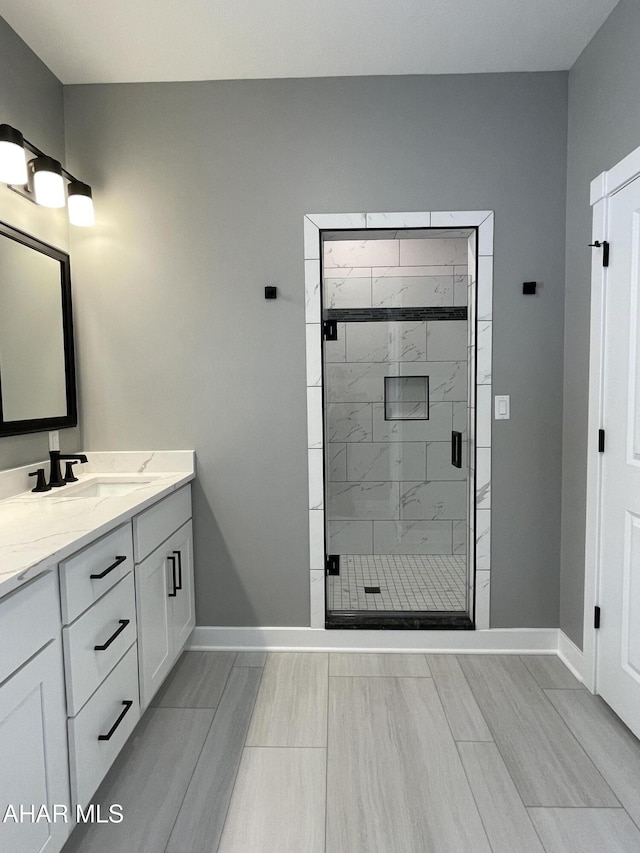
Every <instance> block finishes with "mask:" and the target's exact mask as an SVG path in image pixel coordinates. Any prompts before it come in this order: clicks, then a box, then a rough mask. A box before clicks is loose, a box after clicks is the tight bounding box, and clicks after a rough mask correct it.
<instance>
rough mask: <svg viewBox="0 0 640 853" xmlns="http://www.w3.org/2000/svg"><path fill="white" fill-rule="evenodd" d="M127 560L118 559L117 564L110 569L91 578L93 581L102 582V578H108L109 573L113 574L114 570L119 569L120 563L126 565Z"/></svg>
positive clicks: (123, 558) (113, 564) (124, 558)
mask: <svg viewBox="0 0 640 853" xmlns="http://www.w3.org/2000/svg"><path fill="white" fill-rule="evenodd" d="M126 559H127V558H126V557H116V561H115V563H112V564H111V565H110V566H109V567H108V568H106V569H105V570H104V572H100V574H99V575H89V577H90V578H91V580H92V581H99V580H102V578H106V576H107V575H108V574H109V572H112V571H113V570H114V569H117V568H118V566H119V565H120V563H124V561H125V560H126Z"/></svg>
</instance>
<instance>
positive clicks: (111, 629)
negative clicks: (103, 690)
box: [62, 572, 136, 717]
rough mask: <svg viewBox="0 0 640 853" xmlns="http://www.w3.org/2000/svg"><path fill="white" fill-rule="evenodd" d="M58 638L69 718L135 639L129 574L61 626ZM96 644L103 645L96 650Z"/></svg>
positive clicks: (134, 621) (134, 606) (133, 593)
mask: <svg viewBox="0 0 640 853" xmlns="http://www.w3.org/2000/svg"><path fill="white" fill-rule="evenodd" d="M125 623H126V624H125ZM62 638H63V642H64V662H65V672H66V680H67V710H68V714H69V716H70V717H73V716H75V715H76V714H77V713H78V711H79V710H80V709H81V708H82V706H83V705H84V703H85V702H86V701H87V699H88V698H89V697H90V696H91V694H92V693H93V692H94V691H95V690H96V689H97V688H98V687H99V686H100V684H101V683H102V681H104V679H105V677H106V676H107V675H108V674H109V673H110V672H111V670H112V669H113V668H114V667H115V665H116V664H117V663H118V661H119V660H120V658H121V657H122V656H123V655H124V653H125V652H126V651H127V649H128V648H129V647H130V646H131V644H132V643H133V642H134V641H135V639H136V601H135V587H134V582H133V573H132V572H130V573H129V574H128V575H127V576H126V577H124V578H123V579H122V580H121V581H119V583H117V584H116V586H114V587H113V588H112V589H110V590H109V592H108V593H107V594H106V595H104V596H103V597H102V598H101V599H100V601H98V602H96V603H95V604H94V605H93V607H91V608H90V609H89V610H87V611H86V612H85V613H83V614H82V616H81V617H80V618H79V619H78V620H77V621H76V622H74V623H73V625H69V626H68V627H66V628H64V630H63V632H62ZM96 646H107V648H99V649H96Z"/></svg>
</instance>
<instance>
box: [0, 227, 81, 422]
mask: <svg viewBox="0 0 640 853" xmlns="http://www.w3.org/2000/svg"><path fill="white" fill-rule="evenodd" d="M77 423H78V406H77V398H76V371H75V357H74V346H73V314H72V308H71V265H70V262H69V255H68V254H67V253H66V252H62V251H60V249H56V248H54V247H53V246H49V245H48V244H47V243H43V242H42V241H41V240H37V239H36V238H35V237H32V236H31V235H30V234H25V233H24V232H23V231H19V230H18V229H16V228H13V227H12V226H11V225H7V224H6V223H4V222H0V436H4V435H19V434H21V433H27V432H40V431H42V430H51V429H64V428H66V427H72V426H76V425H77Z"/></svg>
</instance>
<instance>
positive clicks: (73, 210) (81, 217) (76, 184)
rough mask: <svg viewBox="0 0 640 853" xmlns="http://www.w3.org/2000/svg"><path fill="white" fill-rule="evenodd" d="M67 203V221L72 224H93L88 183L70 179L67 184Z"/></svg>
mask: <svg viewBox="0 0 640 853" xmlns="http://www.w3.org/2000/svg"><path fill="white" fill-rule="evenodd" d="M67 205H68V210H69V222H70V223H71V224H72V225H84V226H89V225H95V222H96V220H95V215H94V212H93V198H92V195H91V187H90V186H89V184H83V183H82V181H71V183H70V184H69V185H68V186H67Z"/></svg>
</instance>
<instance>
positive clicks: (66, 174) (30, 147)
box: [22, 136, 80, 182]
mask: <svg viewBox="0 0 640 853" xmlns="http://www.w3.org/2000/svg"><path fill="white" fill-rule="evenodd" d="M22 138H23V141H24V147H25V148H26V149H27V151H30V152H31V153H32V154H35V156H36V157H48V156H49V155H48V154H45V153H44V151H41V150H40V149H39V148H37V147H36V146H35V145H34V144H33V143H32V142H29V140H28V139H25V137H24V136H23V137H22ZM58 162H60V161H58ZM60 168H61V170H62V174H63V175H64V177H65V178H66V179H67V180H68V181H78V182H80V180H79V178H74V176H73V175H72V174H71V172H68V171H67V170H66V169H65V167H64V166H63V165H62V164H61V163H60Z"/></svg>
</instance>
